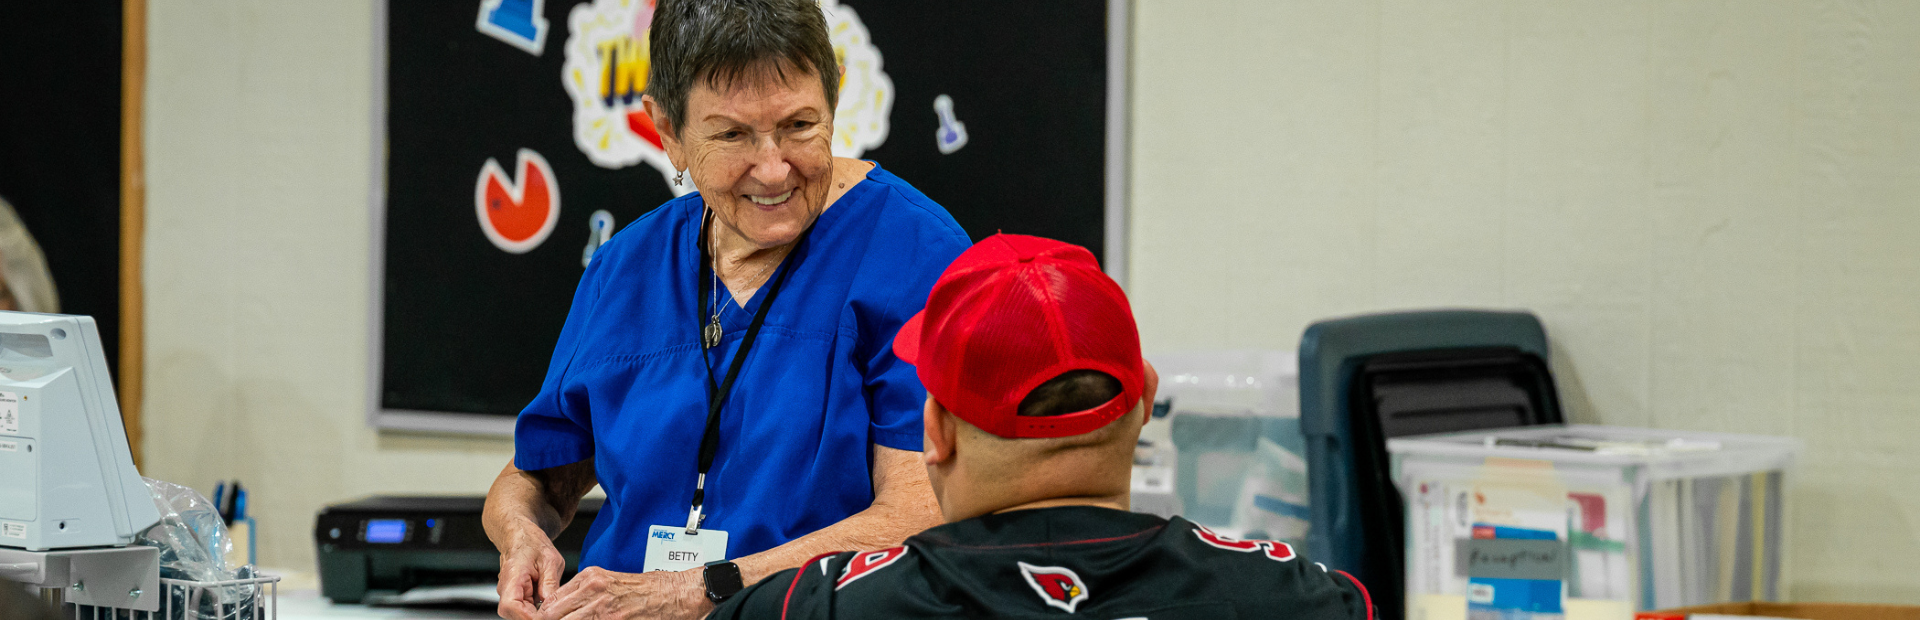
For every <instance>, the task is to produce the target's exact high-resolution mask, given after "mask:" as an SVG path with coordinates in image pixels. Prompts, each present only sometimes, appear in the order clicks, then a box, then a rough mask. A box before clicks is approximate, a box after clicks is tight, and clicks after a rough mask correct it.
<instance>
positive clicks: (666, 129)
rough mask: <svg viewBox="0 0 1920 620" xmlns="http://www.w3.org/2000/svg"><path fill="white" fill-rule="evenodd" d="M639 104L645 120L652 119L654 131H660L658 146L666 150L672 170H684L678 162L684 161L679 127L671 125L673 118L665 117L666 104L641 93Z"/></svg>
mask: <svg viewBox="0 0 1920 620" xmlns="http://www.w3.org/2000/svg"><path fill="white" fill-rule="evenodd" d="M640 106H641V107H642V108H643V109H645V110H646V113H647V120H651V121H653V129H654V131H658V132H660V146H661V147H662V148H664V149H666V151H667V160H668V161H671V162H673V169H674V170H686V169H687V167H686V166H684V165H682V164H681V163H680V162H683V161H686V158H685V157H684V153H683V151H682V149H681V144H680V128H679V127H675V126H673V119H670V118H667V108H666V106H663V105H660V102H659V101H655V100H654V99H653V95H641V96H640Z"/></svg>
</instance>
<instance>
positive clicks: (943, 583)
mask: <svg viewBox="0 0 1920 620" xmlns="http://www.w3.org/2000/svg"><path fill="white" fill-rule="evenodd" d="M893 349H894V352H895V353H896V354H898V355H899V357H900V359H902V360H904V361H906V362H908V363H911V364H914V366H915V370H916V371H917V372H918V374H919V376H920V380H921V382H922V383H924V384H925V385H926V387H927V392H928V398H927V405H926V412H925V416H926V424H925V426H926V441H925V448H926V450H925V453H924V455H925V456H924V460H925V461H926V463H927V473H928V477H929V478H930V480H931V481H932V482H933V488H934V494H935V495H936V496H937V497H938V498H939V500H940V510H941V513H942V514H943V515H944V516H945V518H946V521H947V524H946V525H942V526H939V527H935V528H933V529H929V530H927V531H925V532H922V533H920V534H919V535H917V536H914V537H912V538H909V539H907V541H906V545H905V546H901V547H895V548H892V549H884V550H880V551H864V552H848V553H840V554H829V555H825V556H821V557H818V558H814V559H813V560H811V561H809V562H808V563H807V564H806V565H803V566H801V567H800V568H797V569H791V570H788V571H786V572H783V573H780V574H778V575H775V576H774V577H771V578H768V579H766V580H764V581H762V582H760V583H759V584H756V585H755V586H753V587H752V588H750V589H748V590H746V591H743V592H741V593H740V595H739V596H735V597H734V598H732V599H730V600H728V601H727V602H726V603H725V604H723V605H722V606H720V608H718V609H716V610H715V611H714V613H713V615H712V616H711V617H713V618H808V617H811V618H834V617H846V618H917V617H935V616H938V617H962V616H965V617H985V616H996V617H1021V616H1025V617H1037V616H1040V615H1048V614H1057V613H1061V612H1065V613H1069V614H1080V615H1090V616H1094V617H1102V618H1124V617H1147V618H1155V619H1166V618H1204V619H1206V620H1224V619H1226V618H1234V617H1239V618H1264V617H1285V618H1300V619H1318V618H1360V619H1367V618H1372V615H1373V605H1372V602H1371V601H1370V600H1369V598H1368V595H1367V591H1366V589H1365V588H1364V587H1362V586H1361V585H1360V584H1359V582H1357V581H1355V580H1354V579H1353V578H1352V577H1351V576H1349V575H1347V574H1346V573H1343V572H1340V571H1328V570H1327V569H1326V568H1325V567H1324V566H1321V565H1319V564H1315V563H1313V562H1310V561H1307V560H1306V559H1304V558H1301V557H1300V556H1299V555H1298V554H1296V553H1295V552H1294V550H1293V548H1292V547H1290V546H1288V545H1287V544H1285V543H1281V542H1275V541H1266V540H1237V539H1233V538H1229V537H1226V536H1221V535H1218V534H1215V533H1213V532H1211V531H1208V530H1207V529H1206V528H1204V527H1201V526H1199V525H1197V524H1194V523H1193V522H1191V521H1187V520H1186V519H1183V518H1180V517H1174V518H1173V519H1172V520H1166V519H1161V518H1159V517H1155V516H1152V515H1144V514H1137V513H1132V512H1128V511H1127V507H1128V495H1127V493H1128V489H1129V478H1130V476H1131V475H1132V463H1133V447H1134V443H1135V442H1136V441H1137V440H1138V438H1139V435H1140V427H1141V426H1142V425H1144V424H1146V422H1147V415H1146V407H1147V406H1148V405H1149V404H1150V403H1151V402H1152V400H1153V394H1154V390H1155V389H1156V388H1157V387H1158V385H1157V384H1158V381H1159V378H1158V377H1157V376H1156V375H1155V374H1154V371H1153V367H1152V366H1151V365H1148V364H1147V363H1146V362H1145V360H1143V359H1141V357H1140V334H1139V331H1138V329H1137V328H1136V327H1135V326H1134V322H1133V310H1132V309H1131V307H1130V306H1129V305H1128V303H1127V298H1126V294H1125V293H1124V292H1122V291H1121V290H1120V286H1119V285H1117V284H1115V283H1114V282H1113V280H1112V279H1109V278H1108V277H1107V276H1106V274H1104V273H1102V272H1101V271H1100V265H1099V263H1097V262H1096V261H1095V260H1094V258H1093V254H1091V253H1089V252H1088V251H1087V250H1086V249H1084V248H1081V247H1078V246H1074V245H1068V244H1065V243H1060V242H1057V241H1052V240H1048V239H1041V238H1037V237H1026V236H1020V235H1004V234H1003V235H994V236H992V237H988V238H987V239H984V240H982V241H981V242H980V243H979V244H976V245H974V246H973V248H971V249H969V250H967V251H966V252H964V253H962V254H961V255H960V257H959V258H958V259H957V260H955V261H954V263H953V264H952V265H951V266H949V267H947V270H946V272H945V273H944V274H942V275H941V276H940V279H939V281H938V282H936V283H935V284H934V285H933V294H932V296H931V298H930V299H929V300H928V301H927V307H926V310H924V311H922V312H921V313H920V314H919V315H917V316H915V317H913V319H912V320H910V321H908V322H907V324H906V326H905V327H903V328H901V330H900V332H899V335H897V336H896V337H895V338H894V342H893Z"/></svg>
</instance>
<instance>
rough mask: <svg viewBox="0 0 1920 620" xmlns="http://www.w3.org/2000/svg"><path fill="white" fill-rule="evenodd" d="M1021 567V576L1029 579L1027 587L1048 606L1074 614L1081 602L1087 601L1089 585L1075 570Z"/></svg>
mask: <svg viewBox="0 0 1920 620" xmlns="http://www.w3.org/2000/svg"><path fill="white" fill-rule="evenodd" d="M1016 563H1017V564H1019V565H1020V576H1022V577H1026V578H1027V585H1029V586H1033V591H1034V593H1036V594H1039V595H1040V600H1043V601H1046V602H1047V604H1048V605H1051V606H1054V607H1059V608H1061V609H1065V610H1067V613H1073V608H1075V607H1079V606H1080V601H1084V600H1087V584H1086V583H1085V582H1082V581H1080V575H1078V574H1075V573H1074V572H1073V569H1069V568H1065V567H1061V566H1034V565H1032V564H1028V563H1026V562H1016Z"/></svg>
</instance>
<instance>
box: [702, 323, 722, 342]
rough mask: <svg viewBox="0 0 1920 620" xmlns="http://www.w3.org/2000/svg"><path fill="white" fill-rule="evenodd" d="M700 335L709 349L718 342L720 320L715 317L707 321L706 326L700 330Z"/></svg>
mask: <svg viewBox="0 0 1920 620" xmlns="http://www.w3.org/2000/svg"><path fill="white" fill-rule="evenodd" d="M700 336H701V339H702V340H703V341H705V342H706V344H707V348H709V349H711V348H713V347H714V346H715V345H718V344H720V320H719V319H717V318H716V319H714V320H713V321H712V322H709V323H707V326H706V328H704V329H701V330H700Z"/></svg>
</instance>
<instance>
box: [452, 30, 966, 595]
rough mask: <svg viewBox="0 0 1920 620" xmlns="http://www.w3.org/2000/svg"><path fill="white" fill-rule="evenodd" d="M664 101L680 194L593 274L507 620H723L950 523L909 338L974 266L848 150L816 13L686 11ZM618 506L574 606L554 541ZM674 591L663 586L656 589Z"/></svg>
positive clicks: (541, 459) (575, 587)
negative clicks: (943, 288)
mask: <svg viewBox="0 0 1920 620" xmlns="http://www.w3.org/2000/svg"><path fill="white" fill-rule="evenodd" d="M653 19H654V21H653V25H652V31H651V52H650V53H651V61H652V64H651V67H652V69H651V75H650V76H649V82H648V85H647V93H648V94H647V96H646V98H645V99H644V100H643V101H644V105H645V108H646V112H647V114H648V116H649V117H650V118H651V119H652V121H653V123H654V125H655V126H656V127H657V128H658V129H659V130H660V134H661V137H662V139H663V141H664V143H665V147H666V151H667V153H668V155H669V156H670V157H671V158H672V160H673V163H674V167H675V168H677V169H681V170H683V171H684V173H683V174H684V177H676V179H675V180H676V181H678V182H690V183H692V184H693V187H694V188H695V189H697V190H698V191H697V192H695V193H691V194H688V195H686V196H682V197H680V198H677V199H674V200H672V201H669V202H667V203H666V204H664V205H661V206H660V207H659V208H657V209H654V210H653V211H652V212H649V213H648V214H647V215H645V216H643V217H641V218H640V219H639V220H637V221H635V222H634V223H633V224H631V225H629V226H627V227H626V228H625V229H624V230H622V231H620V233H619V234H618V235H615V236H614V237H613V239H612V240H611V241H610V242H609V243H608V244H607V245H605V246H604V247H602V248H601V249H600V250H599V252H598V253H596V254H595V255H594V259H593V262H592V264H591V265H590V266H588V268H587V271H586V274H585V275H584V276H583V277H582V279H581V282H580V287H579V290H578V291H577V292H576V293H575V294H574V299H573V307H572V309H571V310H570V311H569V312H568V315H567V322H566V326H565V327H564V328H563V329H562V330H561V332H560V340H559V343H558V345H557V346H556V347H555V348H554V354H553V361H552V363H551V365H550V367H549V369H548V371H547V377H546V380H545V382H544V383H543V384H542V386H541V390H540V394H539V396H537V397H535V399H534V401H533V402H532V403H530V404H528V405H527V407H526V409H525V410H524V411H522V412H521V413H520V417H519V420H518V425H517V426H516V428H515V430H514V456H513V460H512V462H510V463H509V464H508V465H507V467H506V469H505V470H504V471H502V472H501V473H500V476H499V478H498V479H497V480H496V481H495V482H494V485H493V488H492V490H490V491H489V492H488V495H487V508H486V514H485V524H486V530H487V535H488V537H489V538H491V539H492V540H493V542H494V544H495V545H496V546H497V547H498V548H499V549H500V553H501V560H500V561H501V566H500V584H499V592H500V598H501V601H500V607H499V612H500V614H501V615H502V616H503V617H508V618H562V617H575V616H578V617H698V616H700V615H704V614H705V613H707V611H709V610H710V609H712V607H713V605H714V603H715V602H716V601H718V600H724V599H725V597H726V596H728V595H730V594H732V593H733V592H735V591H738V590H739V589H740V588H741V587H742V586H744V585H746V584H751V583H753V582H755V581H758V580H759V579H761V578H762V577H765V576H767V575H771V574H773V573H775V572H778V571H780V570H782V569H785V568H789V567H794V566H799V565H800V564H803V563H805V562H806V561H807V560H808V559H810V558H813V557H814V556H816V555H818V554H821V553H826V552H831V551H838V550H845V549H880V548H886V547H892V546H896V545H899V544H900V542H901V541H902V540H904V539H905V538H906V537H907V536H909V535H912V534H915V533H917V532H919V531H920V530H922V529H925V528H926V527H928V526H930V525H933V524H936V523H938V522H939V517H940V515H939V510H938V506H937V505H936V504H935V501H934V498H933V495H932V492H931V490H930V488H929V486H928V484H927V478H926V472H925V470H924V468H922V467H921V466H920V464H919V457H920V454H919V451H920V447H921V446H920V440H921V428H920V419H921V412H920V409H921V404H922V402H923V401H924V399H925V397H926V392H925V390H924V389H923V388H922V387H921V386H920V383H919V380H918V379H917V378H916V376H915V375H914V372H913V368H912V367H911V366H909V365H907V364H904V363H902V362H901V361H900V360H899V359H896V358H895V357H894V355H893V352H892V347H890V346H888V343H890V342H891V341H892V340H893V335H894V332H896V331H897V330H899V328H900V326H901V325H902V324H903V323H904V322H905V321H906V320H907V318H908V317H911V316H913V314H914V313H915V312H917V311H919V310H920V308H921V306H922V305H923V304H924V303H925V301H926V299H927V294H928V291H929V290H930V289H931V287H932V285H933V282H934V280H935V279H937V278H938V277H939V275H940V272H941V271H942V270H943V269H944V268H945V267H946V266H947V264H948V263H950V262H951V261H952V260H953V259H954V257H956V256H958V255H959V254H960V252H961V251H963V250H965V249H966V247H967V246H968V245H969V240H968V237H967V235H966V233H965V231H963V230H961V228H960V226H959V225H958V224H956V223H954V221H953V218H952V217H951V216H950V215H948V214H947V212H946V210H944V209H942V208H941V207H940V205H938V204H936V203H934V202H933V201H932V200H929V199H928V198H927V197H926V196H924V195H922V194H921V193H920V192H919V191H918V190H915V189H914V188H913V187H912V186H911V185H908V184H907V183H906V182H905V181H903V180H901V179H900V178H899V177H896V176H894V175H892V174H890V173H888V172H887V171H886V170H884V169H882V168H880V166H879V165H877V164H875V163H872V162H867V161H858V160H852V159H841V158H835V157H834V156H833V155H832V153H831V151H830V149H829V145H830V144H831V141H832V136H833V111H834V106H835V103H836V100H837V88H838V82H839V80H838V77H839V67H838V65H837V64H836V60H835V58H834V54H833V49H832V47H831V45H830V44H829V42H828V38H827V33H826V25H825V22H824V20H823V18H822V16H821V13H820V9H819V8H818V5H817V4H815V3H814V1H813V0H729V1H712V0H684V1H677V0H662V1H661V2H660V4H659V6H658V8H657V10H656V12H655V14H654V18H653ZM595 484H598V485H600V486H601V487H603V488H604V489H605V490H606V493H607V501H606V504H605V506H604V507H603V508H602V509H601V511H600V513H599V516H598V517H597V518H596V519H595V520H594V523H593V526H592V528H591V529H590V530H589V531H588V534H587V546H586V550H585V554H584V556H583V557H582V559H581V565H582V566H585V567H587V568H586V569H585V570H583V571H582V572H581V573H580V574H579V575H578V576H576V577H575V578H574V579H573V580H571V581H570V582H568V583H566V584H564V585H562V584H561V583H559V582H560V577H561V573H562V571H563V570H564V563H563V561H562V559H561V555H560V553H559V552H558V551H556V550H555V548H554V546H553V543H552V539H553V537H554V536H555V535H557V534H558V533H559V532H560V530H561V529H562V528H564V527H565V526H566V524H567V523H568V522H569V520H571V518H572V517H573V513H574V511H575V509H576V508H577V507H578V505H579V501H580V498H581V497H582V496H584V495H585V494H586V493H587V491H588V490H589V489H591V488H592V487H593V486H594V485H595ZM649 571H651V572H649Z"/></svg>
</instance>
